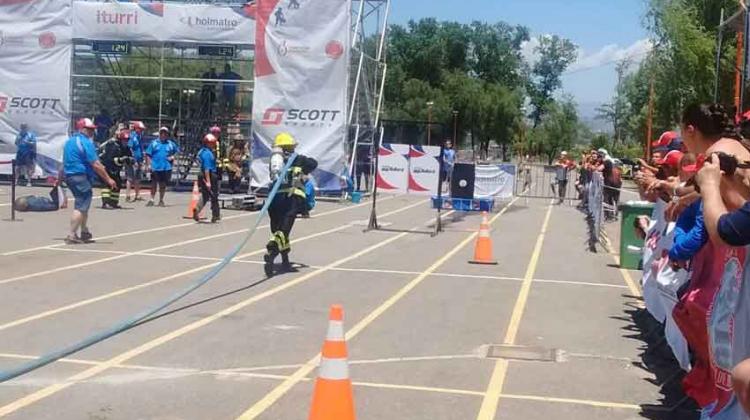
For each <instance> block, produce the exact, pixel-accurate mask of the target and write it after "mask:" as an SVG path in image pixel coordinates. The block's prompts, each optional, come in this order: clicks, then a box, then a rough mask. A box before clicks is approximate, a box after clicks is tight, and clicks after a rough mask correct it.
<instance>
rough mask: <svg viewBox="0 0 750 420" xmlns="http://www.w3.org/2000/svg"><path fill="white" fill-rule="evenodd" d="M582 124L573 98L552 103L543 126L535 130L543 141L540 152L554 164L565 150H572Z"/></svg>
mask: <svg viewBox="0 0 750 420" xmlns="http://www.w3.org/2000/svg"><path fill="white" fill-rule="evenodd" d="M579 129H580V124H579V120H578V111H577V110H576V104H575V103H574V102H573V100H572V99H571V98H564V99H563V100H562V101H561V102H560V103H556V102H555V103H552V104H551V105H550V106H549V108H548V112H547V114H546V115H545V116H544V118H543V120H542V122H541V124H540V125H539V126H537V128H536V130H535V134H536V136H537V137H538V138H539V139H540V140H541V144H540V146H541V150H540V152H541V153H542V154H543V155H544V156H545V157H546V158H547V162H548V163H549V164H552V161H553V160H554V159H555V157H556V156H557V155H558V154H559V153H560V152H561V151H563V150H568V149H570V148H571V147H572V146H573V144H574V142H575V141H576V139H577V138H578V133H579Z"/></svg>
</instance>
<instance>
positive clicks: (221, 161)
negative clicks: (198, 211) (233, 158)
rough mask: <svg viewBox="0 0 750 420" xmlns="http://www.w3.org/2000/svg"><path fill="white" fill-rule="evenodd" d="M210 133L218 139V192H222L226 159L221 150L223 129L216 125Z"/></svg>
mask: <svg viewBox="0 0 750 420" xmlns="http://www.w3.org/2000/svg"><path fill="white" fill-rule="evenodd" d="M208 132H209V133H210V134H211V135H213V136H214V137H216V148H215V149H214V151H215V153H214V155H215V156H216V185H215V188H216V189H217V191H221V180H222V179H223V178H224V165H225V163H226V162H225V159H224V155H223V151H222V149H221V127H219V126H218V125H214V126H212V127H211V128H209V129H208Z"/></svg>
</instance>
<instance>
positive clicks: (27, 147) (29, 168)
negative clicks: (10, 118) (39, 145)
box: [15, 123, 36, 187]
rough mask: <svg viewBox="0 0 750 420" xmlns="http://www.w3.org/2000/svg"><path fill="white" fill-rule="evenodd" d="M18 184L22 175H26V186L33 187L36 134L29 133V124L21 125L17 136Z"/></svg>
mask: <svg viewBox="0 0 750 420" xmlns="http://www.w3.org/2000/svg"><path fill="white" fill-rule="evenodd" d="M16 168H17V171H16V179H15V181H16V184H18V181H19V180H20V179H21V174H23V175H26V185H28V186H29V187H30V186H31V177H32V175H34V170H35V169H36V134H34V133H33V132H31V131H29V126H28V125H27V124H25V123H24V124H21V130H20V131H19V132H18V136H16Z"/></svg>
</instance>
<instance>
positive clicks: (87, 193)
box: [65, 175, 94, 213]
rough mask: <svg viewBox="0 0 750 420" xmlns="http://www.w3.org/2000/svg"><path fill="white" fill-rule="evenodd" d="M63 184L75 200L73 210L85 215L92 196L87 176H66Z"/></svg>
mask: <svg viewBox="0 0 750 420" xmlns="http://www.w3.org/2000/svg"><path fill="white" fill-rule="evenodd" d="M65 182H66V183H67V184H68V188H69V189H70V192H71V194H73V197H74V198H75V209H76V210H78V211H80V212H81V213H87V212H88V211H89V208H90V207H91V198H92V196H93V195H94V194H93V190H92V187H91V181H90V180H89V177H88V176H87V175H67V176H66V177H65Z"/></svg>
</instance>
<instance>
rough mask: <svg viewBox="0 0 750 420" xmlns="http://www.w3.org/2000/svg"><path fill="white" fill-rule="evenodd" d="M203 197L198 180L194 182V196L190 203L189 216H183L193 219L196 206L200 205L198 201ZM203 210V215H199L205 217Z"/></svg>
mask: <svg viewBox="0 0 750 420" xmlns="http://www.w3.org/2000/svg"><path fill="white" fill-rule="evenodd" d="M200 199H201V192H200V189H199V188H198V181H197V180H196V181H194V182H193V196H192V197H191V198H190V204H188V214H187V216H183V219H192V218H193V212H194V211H195V208H196V207H198V202H199V201H200ZM202 213H203V211H201V215H200V216H199V217H201V218H203V214H202Z"/></svg>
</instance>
